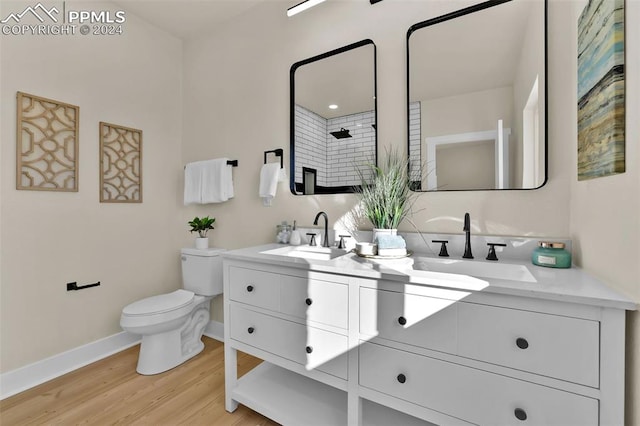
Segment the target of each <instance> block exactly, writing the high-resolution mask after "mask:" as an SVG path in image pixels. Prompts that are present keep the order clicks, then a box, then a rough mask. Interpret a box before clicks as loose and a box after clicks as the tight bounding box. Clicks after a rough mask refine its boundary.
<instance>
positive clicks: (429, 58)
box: [407, 0, 547, 191]
mask: <svg viewBox="0 0 640 426" xmlns="http://www.w3.org/2000/svg"><path fill="white" fill-rule="evenodd" d="M546 75H547V0H491V1H486V2H484V3H479V4H477V5H474V6H471V7H467V8H465V9H461V10H458V11H455V12H452V13H449V14H446V15H443V16H440V17H437V18H433V19H430V20H427V21H423V22H420V23H418V24H415V25H413V26H412V27H411V28H410V29H409V30H408V32H407V85H408V90H407V95H408V102H407V115H408V121H409V124H408V129H409V132H408V152H409V159H410V164H411V168H412V170H411V172H412V176H416V178H415V181H414V182H413V184H412V187H413V189H414V190H416V191H461V190H495V189H536V188H540V187H541V186H543V185H544V184H545V183H546V180H547V81H546Z"/></svg>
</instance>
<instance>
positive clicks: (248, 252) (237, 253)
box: [223, 244, 637, 310]
mask: <svg viewBox="0 0 640 426" xmlns="http://www.w3.org/2000/svg"><path fill="white" fill-rule="evenodd" d="M281 247H283V245H282V244H267V245H261V246H254V247H247V248H241V249H237V250H231V251H227V252H224V253H223V257H224V258H225V259H235V260H242V261H251V262H258V263H265V264H269V265H276V266H286V267H292V268H298V269H302V270H309V271H315V272H325V273H331V274H341V275H349V276H355V277H361V278H371V279H381V280H389V281H398V282H402V283H404V284H407V283H409V284H416V285H427V286H434V287H443V288H447V289H452V290H457V291H468V292H470V293H474V292H480V291H482V292H489V293H500V294H507V295H514V296H524V297H533V298H538V299H548V300H556V301H561V302H575V303H582V304H587V305H595V306H602V307H610V308H618V309H626V310H636V309H637V305H636V303H635V302H633V301H632V300H631V299H629V298H627V297H625V296H624V295H622V294H620V293H618V292H617V291H615V290H613V289H611V288H609V287H608V286H607V285H606V284H604V283H603V282H602V281H600V280H598V279H596V278H594V277H592V276H591V275H590V274H588V273H587V272H585V271H584V270H583V269H581V268H578V267H575V266H574V267H572V268H569V269H555V268H545V267H541V266H536V265H533V264H531V263H530V262H524V261H519V260H508V261H500V262H491V261H486V260H464V261H462V260H460V259H455V258H453V257H451V258H444V259H443V258H438V257H434V256H433V255H431V254H425V253H419V252H415V253H413V255H412V256H410V257H405V258H401V259H389V260H387V259H383V260H379V259H369V258H362V257H359V256H357V255H356V254H355V253H353V252H351V253H347V254H345V255H343V256H340V257H337V258H334V259H331V260H317V259H308V258H300V257H292V256H286V255H274V254H265V253H263V252H265V251H269V250H273V249H277V248H281ZM458 261H459V262H460V263H461V264H466V265H467V266H473V267H479V268H483V267H487V268H494V265H498V264H500V266H498V267H501V266H502V265H514V267H515V268H520V269H521V270H523V271H525V274H526V277H525V280H524V281H523V280H512V279H503V278H491V277H490V278H487V277H479V276H470V275H462V274H458V273H446V272H435V271H433V270H425V269H429V262H452V263H455V262H458ZM469 262H472V263H474V264H475V265H470V264H469ZM482 264H484V265H482ZM518 265H521V266H518ZM525 268H526V269H525ZM527 271H528V272H527ZM489 275H491V274H489Z"/></svg>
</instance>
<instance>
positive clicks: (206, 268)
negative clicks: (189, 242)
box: [180, 248, 226, 296]
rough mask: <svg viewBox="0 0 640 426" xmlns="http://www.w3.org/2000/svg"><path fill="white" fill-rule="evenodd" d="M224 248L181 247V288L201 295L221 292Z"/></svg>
mask: <svg viewBox="0 0 640 426" xmlns="http://www.w3.org/2000/svg"><path fill="white" fill-rule="evenodd" d="M224 251H226V250H224V249H219V248H210V249H205V250H200V249H195V248H183V249H182V250H180V252H181V255H182V256H181V257H182V288H184V289H185V290H190V291H192V292H194V293H195V294H199V295H201V296H216V295H218V294H222V257H220V254H221V253H222V252H224Z"/></svg>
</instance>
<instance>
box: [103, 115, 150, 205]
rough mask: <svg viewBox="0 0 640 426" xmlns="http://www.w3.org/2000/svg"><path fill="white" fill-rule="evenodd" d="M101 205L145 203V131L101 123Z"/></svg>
mask: <svg viewBox="0 0 640 426" xmlns="http://www.w3.org/2000/svg"><path fill="white" fill-rule="evenodd" d="M100 202H101V203H141V202H142V130H137V129H131V128H129V127H124V126H118V125H116V124H109V123H104V122H100Z"/></svg>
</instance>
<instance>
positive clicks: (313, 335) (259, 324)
mask: <svg viewBox="0 0 640 426" xmlns="http://www.w3.org/2000/svg"><path fill="white" fill-rule="evenodd" d="M229 308H230V318H231V327H230V328H231V338H232V339H234V340H238V341H240V342H243V343H246V344H247V345H251V346H253V347H256V348H258V349H262V350H264V351H266V352H269V353H272V354H274V355H277V356H280V357H282V358H286V359H288V360H290V361H293V362H296V363H298V364H302V365H304V366H305V368H306V369H307V370H314V369H317V370H320V371H322V372H325V373H327V374H331V375H333V376H336V377H339V378H341V379H345V380H346V379H347V349H348V339H347V336H343V335H341V334H336V333H331V332H328V331H324V330H320V329H317V328H313V327H309V326H304V325H302V324H298V323H294V322H291V321H287V320H283V319H281V318H276V317H272V316H270V315H264V314H261V313H258V312H254V311H251V310H249V309H245V308H243V307H241V306H239V305H237V304H234V303H232V304H230V306H229Z"/></svg>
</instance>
